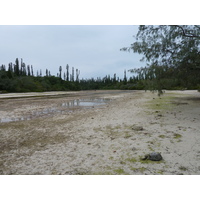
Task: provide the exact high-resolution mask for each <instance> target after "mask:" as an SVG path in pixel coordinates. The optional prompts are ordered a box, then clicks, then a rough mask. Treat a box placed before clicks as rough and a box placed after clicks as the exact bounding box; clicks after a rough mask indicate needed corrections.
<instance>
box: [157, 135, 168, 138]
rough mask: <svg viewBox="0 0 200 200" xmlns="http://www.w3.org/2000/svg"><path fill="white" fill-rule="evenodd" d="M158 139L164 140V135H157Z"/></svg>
mask: <svg viewBox="0 0 200 200" xmlns="http://www.w3.org/2000/svg"><path fill="white" fill-rule="evenodd" d="M158 137H159V138H162V139H163V138H166V136H165V135H159V136H158Z"/></svg>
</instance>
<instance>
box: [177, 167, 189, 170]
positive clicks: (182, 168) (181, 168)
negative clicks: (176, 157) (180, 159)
mask: <svg viewBox="0 0 200 200" xmlns="http://www.w3.org/2000/svg"><path fill="white" fill-rule="evenodd" d="M179 169H180V170H182V171H187V170H188V169H187V168H186V167H184V166H180V167H179Z"/></svg>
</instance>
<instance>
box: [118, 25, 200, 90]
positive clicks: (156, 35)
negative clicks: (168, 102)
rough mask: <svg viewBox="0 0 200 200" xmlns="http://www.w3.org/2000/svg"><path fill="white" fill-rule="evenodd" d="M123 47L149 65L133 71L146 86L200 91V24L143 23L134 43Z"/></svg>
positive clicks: (158, 88) (147, 87) (142, 85)
mask: <svg viewBox="0 0 200 200" xmlns="http://www.w3.org/2000/svg"><path fill="white" fill-rule="evenodd" d="M121 50H122V51H133V52H134V53H139V54H142V55H143V58H142V61H144V60H145V61H146V62H147V65H146V67H140V68H137V69H132V70H130V71H131V72H133V73H134V74H136V75H137V77H138V81H139V82H138V83H137V84H140V85H141V87H143V88H144V89H147V90H148V89H150V90H157V91H159V93H162V90H163V89H198V90H199V91H200V26H199V25H156V26H155V25H148V26H146V25H141V26H139V29H138V33H137V35H136V36H135V42H134V43H133V44H131V46H130V47H124V48H122V49H121Z"/></svg>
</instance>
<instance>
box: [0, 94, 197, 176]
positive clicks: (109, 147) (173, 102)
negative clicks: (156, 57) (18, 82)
mask: <svg viewBox="0 0 200 200" xmlns="http://www.w3.org/2000/svg"><path fill="white" fill-rule="evenodd" d="M27 95H29V96H27ZM31 95H33V96H31ZM15 97H17V98H15ZM22 97H23V98H22ZM91 98H92V99H107V100H108V99H109V101H107V102H106V104H92V105H89V106H80V105H77V106H74V107H73V109H72V110H70V112H68V111H67V109H69V107H64V108H63V107H62V106H61V105H63V104H66V102H72V101H74V100H76V101H77V99H91ZM199 104H200V93H198V92H197V91H166V92H165V94H164V96H161V97H158V96H157V94H153V93H151V92H144V91H126V92H125V93H124V92H121V91H87V92H86V91H82V92H70V93H68V92H60V93H59V92H56V93H53V92H51V93H48V96H47V93H46V94H45V95H43V93H39V94H24V95H23V94H21V95H20V96H19V94H18V95H17V96H16V95H15V94H11V95H10V94H9V95H8V94H7V96H6V95H4V97H3V95H0V119H1V121H2V122H1V123H0V137H1V140H0V173H1V174H61V175H63V174H66V175H70V174H71V175H75V174H108V175H110V174H133V175H134V174H141V175H142V174H159V175H160V174H172V175H178V174H200V150H199V144H200V134H199V130H200V124H199V121H200V106H199ZM50 108H59V110H62V109H64V111H63V112H61V111H59V112H50V113H42V112H41V111H44V110H45V109H50ZM36 111H37V113H40V114H39V115H36V114H35V113H36ZM25 116H29V118H28V117H27V118H26V117H25ZM30 116H31V117H30ZM3 119H13V121H9V122H3ZM15 119H21V120H17V121H15ZM24 119H25V120H24ZM154 151H156V152H160V153H161V155H162V157H163V160H161V161H157V162H156V161H149V160H144V161H143V160H141V158H142V157H143V156H144V155H145V154H147V153H151V152H154Z"/></svg>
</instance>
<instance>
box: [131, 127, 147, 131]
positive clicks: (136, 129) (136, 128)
mask: <svg viewBox="0 0 200 200" xmlns="http://www.w3.org/2000/svg"><path fill="white" fill-rule="evenodd" d="M132 130H134V131H143V130H144V128H143V127H142V126H133V127H132Z"/></svg>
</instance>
